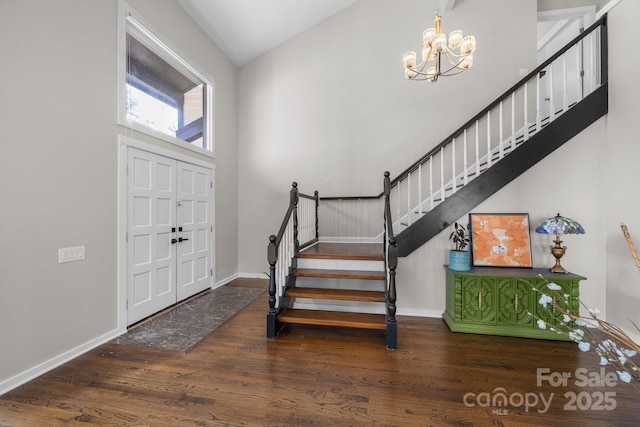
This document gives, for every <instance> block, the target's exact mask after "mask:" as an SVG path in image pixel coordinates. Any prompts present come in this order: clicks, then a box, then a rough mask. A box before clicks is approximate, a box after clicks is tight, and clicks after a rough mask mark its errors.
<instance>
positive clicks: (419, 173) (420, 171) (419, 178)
mask: <svg viewBox="0 0 640 427" xmlns="http://www.w3.org/2000/svg"><path fill="white" fill-rule="evenodd" d="M422 202H423V199H422V163H420V164H419V165H418V218H420V217H421V216H422Z"/></svg>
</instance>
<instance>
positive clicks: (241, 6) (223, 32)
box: [178, 0, 357, 66]
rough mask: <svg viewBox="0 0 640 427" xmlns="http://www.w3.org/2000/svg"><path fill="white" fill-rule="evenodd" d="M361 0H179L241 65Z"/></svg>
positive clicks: (210, 35) (236, 62) (234, 61)
mask: <svg viewBox="0 0 640 427" xmlns="http://www.w3.org/2000/svg"><path fill="white" fill-rule="evenodd" d="M356 1H357V0H304V1H301V0H178V2H179V3H180V4H181V5H182V7H183V8H184V9H185V10H186V11H187V13H189V15H191V17H192V18H193V19H194V20H195V21H196V22H197V23H198V25H200V26H201V27H202V29H203V30H204V31H205V32H206V33H207V34H208V35H209V37H211V38H212V39H213V40H214V41H215V42H216V44H217V45H218V46H219V47H220V48H221V49H222V50H223V52H224V53H225V54H226V55H227V56H228V57H229V58H230V59H231V61H233V63H234V64H236V65H238V66H240V65H243V64H246V63H247V62H249V61H251V60H253V59H254V58H256V57H257V56H259V55H261V54H262V53H264V52H266V51H268V50H270V49H272V48H274V47H275V46H277V45H279V44H281V43H283V42H284V41H286V40H288V39H289V38H291V37H293V36H295V35H296V34H298V33H300V32H302V31H304V30H306V29H307V28H309V27H312V26H314V25H315V24H317V23H318V22H320V21H322V20H324V19H326V18H328V17H329V16H331V15H333V14H335V13H337V12H339V11H341V10H342V9H344V8H346V7H348V6H350V5H352V4H353V3H355V2H356Z"/></svg>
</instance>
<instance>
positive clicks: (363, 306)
mask: <svg viewBox="0 0 640 427" xmlns="http://www.w3.org/2000/svg"><path fill="white" fill-rule="evenodd" d="M292 308H298V309H305V310H328V311H341V312H347V313H370V314H385V306H384V303H378V302H358V301H327V300H314V299H306V298H299V299H296V301H295V302H294V303H293V307H292Z"/></svg>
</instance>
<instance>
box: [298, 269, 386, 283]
mask: <svg viewBox="0 0 640 427" xmlns="http://www.w3.org/2000/svg"><path fill="white" fill-rule="evenodd" d="M293 274H294V275H295V276H296V277H321V278H329V279H365V280H384V278H385V272H384V271H366V270H324V269H313V268H298V269H296V270H295V271H294V273H293Z"/></svg>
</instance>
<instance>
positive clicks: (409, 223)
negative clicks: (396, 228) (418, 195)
mask: <svg viewBox="0 0 640 427" xmlns="http://www.w3.org/2000/svg"><path fill="white" fill-rule="evenodd" d="M412 222H413V221H412V215H411V172H409V173H408V174H407V224H408V225H411V223H412Z"/></svg>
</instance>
